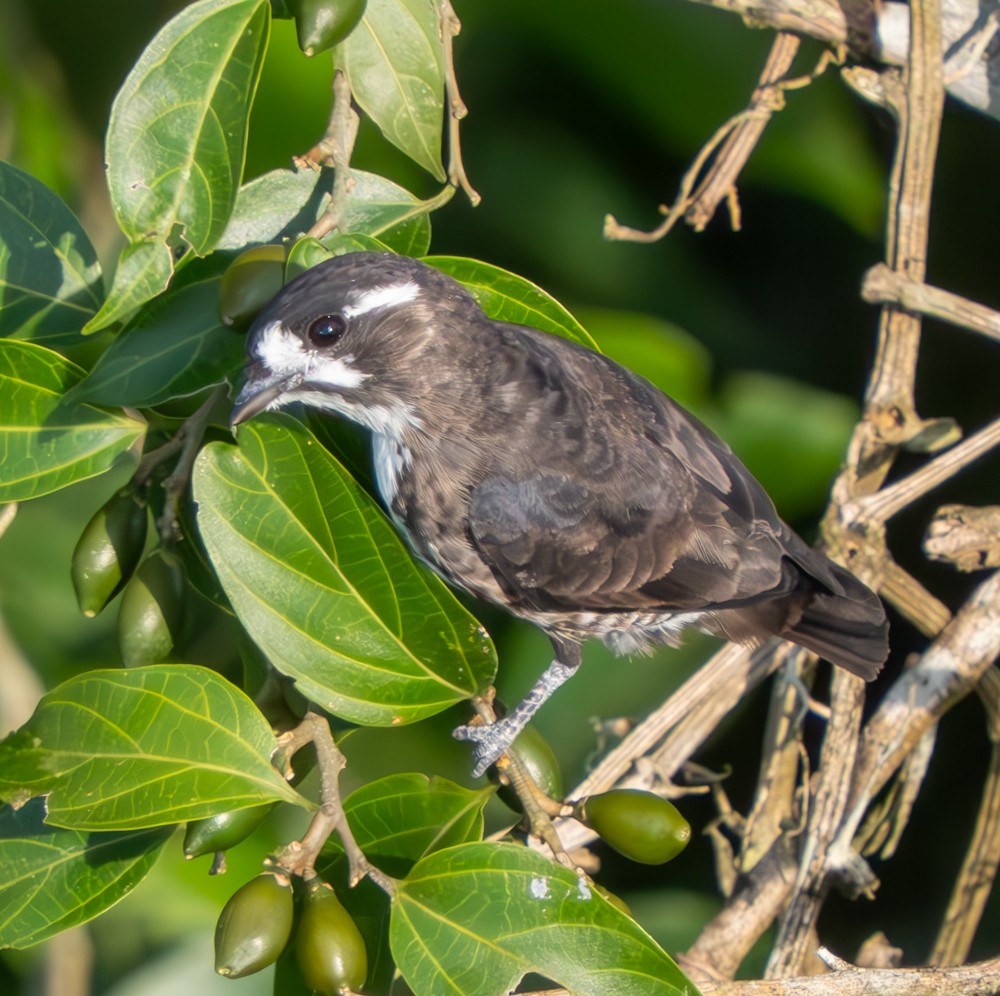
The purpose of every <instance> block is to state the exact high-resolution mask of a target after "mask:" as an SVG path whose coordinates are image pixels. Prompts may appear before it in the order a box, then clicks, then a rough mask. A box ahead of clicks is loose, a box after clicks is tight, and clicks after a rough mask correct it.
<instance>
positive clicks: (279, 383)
mask: <svg viewBox="0 0 1000 996" xmlns="http://www.w3.org/2000/svg"><path fill="white" fill-rule="evenodd" d="M300 383H302V375H301V374H291V375H290V376H289V375H287V374H286V375H283V376H276V375H274V374H272V373H271V372H270V371H269V370H267V369H266V368H265V367H264V366H263V365H262V364H260V363H254V364H253V365H251V366H250V367H248V368H247V378H246V381H245V383H244V384H243V387H242V388H241V390H240V393H239V394H237V395H236V400H235V401H234V402H233V412H232V414H231V415H230V416H229V428H230V429H235V428H236V426H238V425H239V424H240V422H245V421H246V420H247V419H249V418H253V417H254V415H259V414H260V413H261V412H262V411H264V409H265V408H267V407H268V406H269V405H271V404H272V403H273V402H275V401H277V400H278V398H280V397H281V396H282V395H283V394H284V393H285V392H286V391H292V390H294V389H295V388H296V387H298V386H299V384H300Z"/></svg>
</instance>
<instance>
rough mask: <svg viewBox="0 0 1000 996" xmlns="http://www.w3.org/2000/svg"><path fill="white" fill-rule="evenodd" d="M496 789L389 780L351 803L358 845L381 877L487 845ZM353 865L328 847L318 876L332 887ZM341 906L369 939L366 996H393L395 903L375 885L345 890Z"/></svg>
mask: <svg viewBox="0 0 1000 996" xmlns="http://www.w3.org/2000/svg"><path fill="white" fill-rule="evenodd" d="M493 792H494V789H493V788H492V786H488V787H486V788H481V789H477V790H472V789H467V788H463V787H462V786H461V785H456V784H455V783H454V782H451V781H448V780H447V779H446V778H437V777H434V778H428V777H427V775H423V774H419V773H405V774H396V775H389V776H387V777H385V778H379V779H377V780H375V781H373V782H369V783H368V784H367V785H363V786H362V787H361V788H359V789H355V791H354V792H352V793H351V794H350V795H349V796H348V797H347V799H346V800H345V802H344V811H345V813H346V814H347V820H348V822H349V823H350V825H351V831H352V833H353V834H354V839H355V840H356V841H357V842H358V845H359V846H360V847H361V849H362V851H364V853H365V856H366V857H367V858H368V859H369V860H370V861H371V862H372V863H373V864H374V865H375V866H376V867H377V868H380V869H381V870H382V871H384V872H386V873H387V874H389V875H393V876H397V877H401V876H404V875H406V874H407V873H408V872H409V871H410V869H411V868H412V867H413V865H414V864H416V862H417V861H419V860H420V859H421V858H423V857H426V856H427V855H428V854H431V853H433V852H434V851H440V850H442V849H443V848H445V847H452V846H454V845H455V844H464V843H467V842H468V841H473V840H476V841H478V840H482V837H483V806H484V805H485V804H486V802H487V800H488V799H489V798H490V797H491V796H492V795H493ZM345 864H346V859H345V858H344V852H343V848H342V847H341V845H340V842H339V840H338V839H337V838H335V837H331V838H330V840H329V841H328V842H327V844H326V845H325V846H324V849H323V855H322V860H321V861H320V863H319V867H318V869H317V870H318V873H319V874H320V875H321V876H322V878H323V879H324V880H325V881H328V882H339V881H341V880H342V879H343V878H345V877H346V869H345V867H344V866H345ZM341 899H342V900H343V903H344V905H345V906H346V907H347V910H348V912H349V913H350V914H351V916H352V918H353V919H354V921H355V922H356V923H357V925H358V927H359V928H360V930H361V932H362V934H363V935H364V938H365V946H366V947H367V949H368V958H369V970H368V983H367V987H366V988H367V991H369V992H378V993H382V992H389V991H390V989H391V984H392V977H393V973H394V971H395V964H394V962H393V960H392V957H391V955H390V951H389V903H388V901H387V899H386V895H385V893H384V892H382V891H381V889H378V888H376V887H375V886H373V885H372V884H371V883H370V882H362V883H361V884H360V885H359V886H358V887H357V888H355V889H349V890H342V891H341Z"/></svg>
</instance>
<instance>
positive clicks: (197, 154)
mask: <svg viewBox="0 0 1000 996" xmlns="http://www.w3.org/2000/svg"><path fill="white" fill-rule="evenodd" d="M270 10H271V8H270V4H269V2H268V0H198V2H197V3H193V4H191V5H190V6H187V7H185V8H184V9H183V10H181V12H180V13H179V14H177V16H176V17H174V18H173V19H172V20H170V21H168V22H167V24H166V25H165V26H164V27H163V28H162V29H161V30H160V32H159V33H158V34H157V36H156V37H155V38H154V39H153V41H152V42H150V44H149V45H148V46H147V48H146V50H145V51H144V52H143V54H142V55H141V56H140V58H139V61H138V62H137V63H136V64H135V66H134V67H133V69H132V71H131V72H130V73H129V75H128V78H127V79H126V80H125V82H124V84H123V85H122V88H121V90H119V91H118V96H117V97H116V98H115V102H114V105H113V106H112V108H111V119H110V122H109V125H108V136H107V143H106V151H105V155H106V158H107V162H108V186H109V188H110V191H111V205H112V207H113V208H114V212H115V216H116V217H117V219H118V223H119V224H120V225H121V227H122V230H123V231H124V232H125V234H126V235H127V236H128V238H129V241H130V242H133V243H140V244H142V245H144V246H147V247H149V246H150V245H156V244H157V243H159V244H162V245H168V244H169V245H171V246H187V247H190V249H192V250H193V251H194V252H195V253H197V254H198V255H200V256H202V255H205V254H206V253H208V252H210V251H211V249H212V248H213V246H214V245H215V243H216V242H217V241H218V240H219V237H220V236H221V235H222V232H223V230H224V229H225V227H226V223H227V221H228V220H229V214H230V211H231V210H232V207H233V204H234V202H235V200H236V191H237V189H238V188H239V184H240V177H241V175H242V172H243V160H244V156H245V153H246V137H247V121H248V118H249V113H250V105H251V103H252V101H253V96H254V92H255V91H256V88H257V80H258V77H259V75H260V67H261V63H262V61H263V57H264V52H265V50H266V48H267V38H268V30H269V27H270ZM126 252H129V250H126ZM130 260H131V262H132V264H133V265H132V266H131V269H135V270H137V271H138V272H140V273H141V274H143V275H144V276H145V277H146V280H145V281H144V282H143V283H142V284H140V285H139V287H141V290H140V289H139V287H137V285H136V283H135V281H134V280H131V279H125V278H124V277H123V278H121V279H119V278H117V277H116V280H115V283H114V284H113V286H112V289H111V294H110V296H109V300H108V302H107V305H106V307H105V308H104V309H102V311H101V313H100V315H99V316H98V319H97V320H95V321H94V322H92V323H91V326H90V328H91V330H93V329H96V328H100V327H102V326H103V325H107V324H110V323H111V322H112V321H115V320H117V319H118V318H120V317H122V314H123V313H124V311H125V310H131V309H134V308H135V307H136V306H137V305H138V304H141V303H143V301H145V300H148V299H149V298H150V297H151V296H153V294H154V293H156V290H157V283H158V282H159V281H162V279H163V277H164V275H165V276H166V277H167V278H169V272H167V273H166V274H164V266H163V260H164V257H163V254H162V252H160V253H157V254H155V255H154V253H153V251H152V249H150V248H146V249H145V250H143V253H142V259H141V260H140V261H139V262H136V261H135V260H134V259H132V258H131V257H129V256H125V257H123V260H122V264H120V266H119V270H120V271H122V272H125V270H126V267H125V263H126V262H127V261H130ZM140 262H141V264H142V265H139V263H140ZM154 264H155V269H154V268H153V266H154ZM154 275H155V278H156V279H153V277H154ZM163 285H164V284H163V283H160V286H159V289H162V286H163Z"/></svg>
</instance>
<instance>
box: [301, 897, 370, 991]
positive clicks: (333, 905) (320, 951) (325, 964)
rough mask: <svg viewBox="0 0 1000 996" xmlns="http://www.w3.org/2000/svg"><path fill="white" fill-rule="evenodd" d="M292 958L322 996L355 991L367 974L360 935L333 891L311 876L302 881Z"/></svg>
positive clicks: (365, 954) (365, 955)
mask: <svg viewBox="0 0 1000 996" xmlns="http://www.w3.org/2000/svg"><path fill="white" fill-rule="evenodd" d="M294 945H295V958H296V961H297V962H298V965H299V971H300V972H301V973H302V977H303V978H304V979H305V981H306V983H307V984H308V985H310V986H311V987H312V988H313V989H314V990H316V991H317V992H320V993H323V996H336V994H337V993H342V992H344V991H345V990H350V991H357V990H359V989H360V988H361V987H362V986H363V985H364V983H365V977H366V976H367V975H368V952H367V951H366V950H365V942H364V938H362V936H361V932H360V931H359V930H358V928H357V925H356V924H355V923H354V921H353V920H352V919H351V917H350V914H349V913H348V912H347V910H345V909H344V907H343V905H342V904H341V902H340V900H339V899H338V898H337V895H336V893H335V892H334V891H333V889H331V888H330V887H329V886H328V885H325V884H324V883H322V882H320V881H319V879H313V880H312V881H310V882H307V883H306V895H305V899H304V900H303V904H302V913H301V916H300V917H299V925H298V929H297V930H296V931H295V941H294Z"/></svg>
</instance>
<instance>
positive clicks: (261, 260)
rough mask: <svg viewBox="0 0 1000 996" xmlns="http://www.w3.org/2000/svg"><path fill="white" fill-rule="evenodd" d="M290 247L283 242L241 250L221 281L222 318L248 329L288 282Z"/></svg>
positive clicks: (224, 320) (220, 314) (237, 326)
mask: <svg viewBox="0 0 1000 996" xmlns="http://www.w3.org/2000/svg"><path fill="white" fill-rule="evenodd" d="M286 255H287V250H286V248H285V246H281V245H263V246H253V247H252V248H250V249H247V250H245V251H244V252H241V253H240V254H239V256H237V257H236V259H234V260H233V261H232V262H231V263H230V264H229V268H228V269H227V270H226V272H225V273H223V274H222V280H221V281H220V282H219V317H220V318H221V319H222V321H223V322H224V323H225V324H226V325H231V326H232V327H233V328H236V329H241V330H242V329H245V328H247V327H248V326H249V325H250V323H251V322H252V321H253V320H254V318H256V317H257V315H258V313H259V312H260V311H261V310H262V309H263V308H264V307H265V306H266V305H267V304H269V303H270V301H271V298H273V297H274V295H275V294H277V293H278V291H280V290H281V288H282V286H283V284H284V282H285V257H286Z"/></svg>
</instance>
